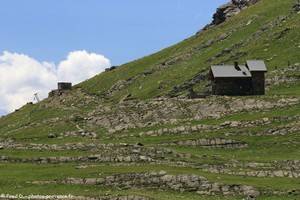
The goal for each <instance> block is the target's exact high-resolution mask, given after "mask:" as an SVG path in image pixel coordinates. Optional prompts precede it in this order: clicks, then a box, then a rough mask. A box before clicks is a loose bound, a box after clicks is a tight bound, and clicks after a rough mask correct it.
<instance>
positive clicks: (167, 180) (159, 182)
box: [34, 171, 259, 197]
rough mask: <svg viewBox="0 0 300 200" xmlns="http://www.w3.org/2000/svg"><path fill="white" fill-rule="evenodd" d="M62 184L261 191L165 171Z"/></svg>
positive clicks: (229, 192)
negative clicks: (169, 173) (170, 173)
mask: <svg viewBox="0 0 300 200" xmlns="http://www.w3.org/2000/svg"><path fill="white" fill-rule="evenodd" d="M34 183H35V184H51V183H53V181H45V182H40V181H37V182H34ZM54 183H57V181H54ZM58 183H60V184H75V185H103V186H108V187H117V188H120V189H130V188H152V189H153V188H155V189H162V190H174V191H180V192H185V191H186V192H197V193H198V194H201V195H215V194H222V195H244V196H253V197H255V196H258V195H259V191H258V190H257V189H255V188H253V187H251V186H246V185H225V184H220V183H211V182H209V181H208V180H207V179H206V178H205V177H201V176H198V175H168V174H167V173H166V172H165V171H160V172H149V173H131V174H117V175H112V176H107V177H103V178H86V179H82V178H68V179H65V180H62V181H58Z"/></svg>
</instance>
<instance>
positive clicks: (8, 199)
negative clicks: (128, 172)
mask: <svg viewBox="0 0 300 200" xmlns="http://www.w3.org/2000/svg"><path fill="white" fill-rule="evenodd" d="M2 199H3V200H14V199H32V200H45V199H48V200H59V199H61V200H149V198H146V197H139V196H115V197H113V196H105V197H97V198H96V197H84V196H73V195H29V196H25V195H21V194H18V195H11V194H0V200H2Z"/></svg>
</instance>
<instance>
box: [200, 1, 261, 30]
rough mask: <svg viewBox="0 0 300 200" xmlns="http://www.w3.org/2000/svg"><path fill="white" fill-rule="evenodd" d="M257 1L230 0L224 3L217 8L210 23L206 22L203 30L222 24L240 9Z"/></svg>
mask: <svg viewBox="0 0 300 200" xmlns="http://www.w3.org/2000/svg"><path fill="white" fill-rule="evenodd" d="M259 1H260V0H231V1H230V2H229V3H226V4H224V5H222V6H220V7H219V8H218V9H217V11H216V13H215V14H214V15H213V21H212V23H210V24H208V25H207V26H206V27H205V28H204V30H205V29H208V28H210V27H213V26H216V25H219V24H222V23H223V22H225V21H226V20H227V19H228V18H230V17H232V16H235V15H237V14H239V13H240V12H241V11H242V10H244V9H246V8H248V7H249V6H251V5H253V4H256V3H257V2H259Z"/></svg>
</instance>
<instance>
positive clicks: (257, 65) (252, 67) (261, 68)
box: [246, 60, 268, 72]
mask: <svg viewBox="0 0 300 200" xmlns="http://www.w3.org/2000/svg"><path fill="white" fill-rule="evenodd" d="M246 65H247V67H248V68H249V71H250V72H267V71H268V70H267V67H266V64H265V62H264V61H262V60H248V61H247V63H246Z"/></svg>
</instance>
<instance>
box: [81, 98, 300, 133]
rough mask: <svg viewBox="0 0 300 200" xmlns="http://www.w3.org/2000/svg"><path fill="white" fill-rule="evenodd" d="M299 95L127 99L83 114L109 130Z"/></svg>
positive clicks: (291, 101) (269, 104)
mask: <svg viewBox="0 0 300 200" xmlns="http://www.w3.org/2000/svg"><path fill="white" fill-rule="evenodd" d="M299 101H300V99H299V98H282V99H278V98H277V99H274V98H273V99H256V98H237V97H209V98H206V99H180V98H171V99H170V98H159V99H152V100H151V101H139V102H136V101H127V102H123V103H120V104H117V105H114V106H112V107H108V106H105V107H104V106H99V107H98V108H97V109H95V110H94V111H92V112H91V113H89V116H88V117H87V118H86V121H87V124H88V125H90V126H95V125H97V126H101V127H103V128H106V129H107V130H108V132H109V133H116V132H121V131H126V130H128V129H134V128H144V127H148V128H149V127H152V126H155V125H163V124H178V123H180V122H182V121H192V120H201V119H207V118H220V117H222V116H224V115H227V114H233V113H236V112H239V111H251V110H256V111H262V110H267V109H272V108H274V107H277V108H278V107H285V106H289V105H295V104H297V103H299Z"/></svg>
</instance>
